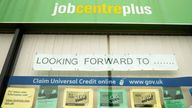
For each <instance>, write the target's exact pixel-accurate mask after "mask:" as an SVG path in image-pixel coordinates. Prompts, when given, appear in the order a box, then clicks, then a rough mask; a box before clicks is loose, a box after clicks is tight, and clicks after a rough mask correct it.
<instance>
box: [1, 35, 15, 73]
mask: <svg viewBox="0 0 192 108" xmlns="http://www.w3.org/2000/svg"><path fill="white" fill-rule="evenodd" d="M12 38H13V34H0V72H1V70H2V67H3V64H4V62H5V59H6V56H7V53H8V51H9V47H10V45H11V41H12Z"/></svg>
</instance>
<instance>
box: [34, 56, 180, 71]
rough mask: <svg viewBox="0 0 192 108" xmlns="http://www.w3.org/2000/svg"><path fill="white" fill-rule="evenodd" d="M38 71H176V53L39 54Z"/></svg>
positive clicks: (35, 66)
mask: <svg viewBox="0 0 192 108" xmlns="http://www.w3.org/2000/svg"><path fill="white" fill-rule="evenodd" d="M33 69H34V70H36V71H152V70H156V71H176V70H178V65H177V62H176V58H175V55H174V54H164V55H163V54H155V55H154V54H145V55H139V54H133V55H132V54H126V55H51V54H50V55H49V54H37V55H36V56H35V60H34V65H33Z"/></svg>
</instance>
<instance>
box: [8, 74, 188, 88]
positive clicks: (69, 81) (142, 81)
mask: <svg viewBox="0 0 192 108" xmlns="http://www.w3.org/2000/svg"><path fill="white" fill-rule="evenodd" d="M8 84H9V85H62V86H170V87H179V86H192V77H179V78H127V77H32V76H12V77H10V79H9V83H8Z"/></svg>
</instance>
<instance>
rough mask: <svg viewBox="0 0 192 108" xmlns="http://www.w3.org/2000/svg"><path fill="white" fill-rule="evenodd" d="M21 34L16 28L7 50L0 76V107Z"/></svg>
mask: <svg viewBox="0 0 192 108" xmlns="http://www.w3.org/2000/svg"><path fill="white" fill-rule="evenodd" d="M22 37H23V32H22V30H21V29H20V28H17V29H16V30H15V33H14V37H13V40H12V42H11V46H10V48H9V51H8V54H7V57H6V59H5V62H4V65H3V68H2V71H1V75H0V105H1V104H2V101H3V98H4V94H5V91H6V88H7V86H8V81H9V77H10V76H11V74H12V69H13V66H14V63H15V60H16V57H17V53H18V50H19V47H20V44H21V40H22Z"/></svg>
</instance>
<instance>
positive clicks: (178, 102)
mask: <svg viewBox="0 0 192 108" xmlns="http://www.w3.org/2000/svg"><path fill="white" fill-rule="evenodd" d="M163 93H164V104H165V108H187V107H186V105H185V101H184V98H183V93H182V91H181V88H180V87H164V88H163Z"/></svg>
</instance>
